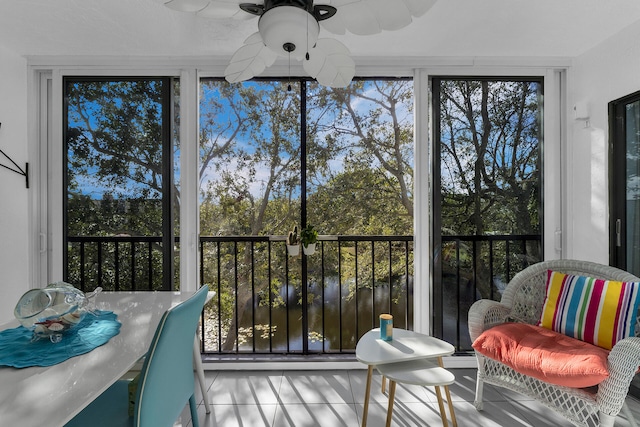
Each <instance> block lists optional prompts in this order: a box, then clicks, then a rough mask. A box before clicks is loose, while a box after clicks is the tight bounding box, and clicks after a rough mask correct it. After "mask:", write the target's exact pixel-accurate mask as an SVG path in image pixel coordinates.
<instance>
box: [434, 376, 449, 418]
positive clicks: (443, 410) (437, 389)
mask: <svg viewBox="0 0 640 427" xmlns="http://www.w3.org/2000/svg"><path fill="white" fill-rule="evenodd" d="M435 388H436V395H437V396H438V406H439V407H440V418H442V425H443V426H444V427H447V426H448V425H449V423H448V422H447V413H446V412H445V409H444V403H443V402H442V394H441V393H440V386H435Z"/></svg>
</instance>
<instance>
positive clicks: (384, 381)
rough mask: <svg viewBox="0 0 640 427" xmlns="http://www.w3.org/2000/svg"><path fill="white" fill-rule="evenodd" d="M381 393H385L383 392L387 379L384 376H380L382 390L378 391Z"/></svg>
mask: <svg viewBox="0 0 640 427" xmlns="http://www.w3.org/2000/svg"><path fill="white" fill-rule="evenodd" d="M380 391H381V392H382V394H384V393H385V391H387V379H386V378H385V376H384V375H383V376H382V389H381V390H380Z"/></svg>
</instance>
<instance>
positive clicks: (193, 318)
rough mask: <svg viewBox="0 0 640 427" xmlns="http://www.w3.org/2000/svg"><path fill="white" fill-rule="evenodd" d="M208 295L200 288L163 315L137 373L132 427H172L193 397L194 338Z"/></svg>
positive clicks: (205, 290) (204, 288) (204, 289)
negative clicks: (138, 377)
mask: <svg viewBox="0 0 640 427" xmlns="http://www.w3.org/2000/svg"><path fill="white" fill-rule="evenodd" d="M207 292H208V287H207V286H202V287H201V288H200V289H199V290H198V291H197V292H196V293H195V294H194V295H193V296H191V297H190V298H189V299H187V300H186V301H183V302H182V303H180V304H178V305H177V306H175V307H172V308H170V309H169V310H167V311H166V312H165V313H164V315H163V316H162V319H161V320H160V323H159V324H158V328H157V329H156V332H155V335H154V337H153V340H152V341H151V345H150V346H149V351H148V353H147V357H146V359H145V361H144V364H143V366H142V370H141V372H140V380H139V383H138V389H137V395H136V405H135V410H134V423H133V425H134V426H137V427H162V426H167V427H172V426H173V425H174V422H175V420H176V419H178V417H179V416H180V414H181V413H182V411H183V409H184V407H185V405H186V404H187V402H188V401H189V398H190V397H191V396H192V395H193V394H194V386H195V383H194V378H193V339H194V337H195V333H196V329H197V326H198V319H199V318H200V314H201V313H202V309H203V307H204V303H205V301H206V298H207Z"/></svg>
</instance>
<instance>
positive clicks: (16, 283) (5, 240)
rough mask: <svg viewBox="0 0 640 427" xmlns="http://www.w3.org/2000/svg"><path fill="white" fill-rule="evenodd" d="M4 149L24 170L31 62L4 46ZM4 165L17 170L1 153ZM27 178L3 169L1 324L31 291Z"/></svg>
mask: <svg viewBox="0 0 640 427" xmlns="http://www.w3.org/2000/svg"><path fill="white" fill-rule="evenodd" d="M0 123H2V127H0V149H2V151H4V152H5V153H6V154H7V155H8V156H10V157H11V158H12V159H13V160H14V161H15V162H16V163H17V164H18V165H19V166H20V167H22V168H23V169H24V168H25V163H26V162H27V161H28V158H27V62H26V60H25V59H24V58H22V57H20V56H17V55H15V54H13V53H12V52H10V51H7V50H5V49H3V48H2V47H0ZM0 164H3V165H8V166H11V167H13V165H12V164H11V162H10V161H9V160H7V159H6V158H5V157H4V156H2V154H0ZM30 191H31V190H28V189H27V188H26V185H25V179H24V177H22V176H20V175H18V174H17V173H13V172H11V171H9V170H6V169H5V168H0V241H1V242H2V243H1V244H0V322H3V321H7V320H11V319H13V308H14V307H15V304H16V302H17V301H18V298H20V296H21V295H22V294H23V293H24V292H26V291H27V289H29V287H30V284H29V262H28V256H29V254H28V247H29V223H28V220H29V211H28V209H29V206H28V200H29V196H30V194H29V192H30Z"/></svg>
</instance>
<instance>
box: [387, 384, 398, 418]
mask: <svg viewBox="0 0 640 427" xmlns="http://www.w3.org/2000/svg"><path fill="white" fill-rule="evenodd" d="M395 398H396V382H395V381H391V380H389V406H388V407H387V425H386V427H391V416H392V414H393V401H394V400H395Z"/></svg>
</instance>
